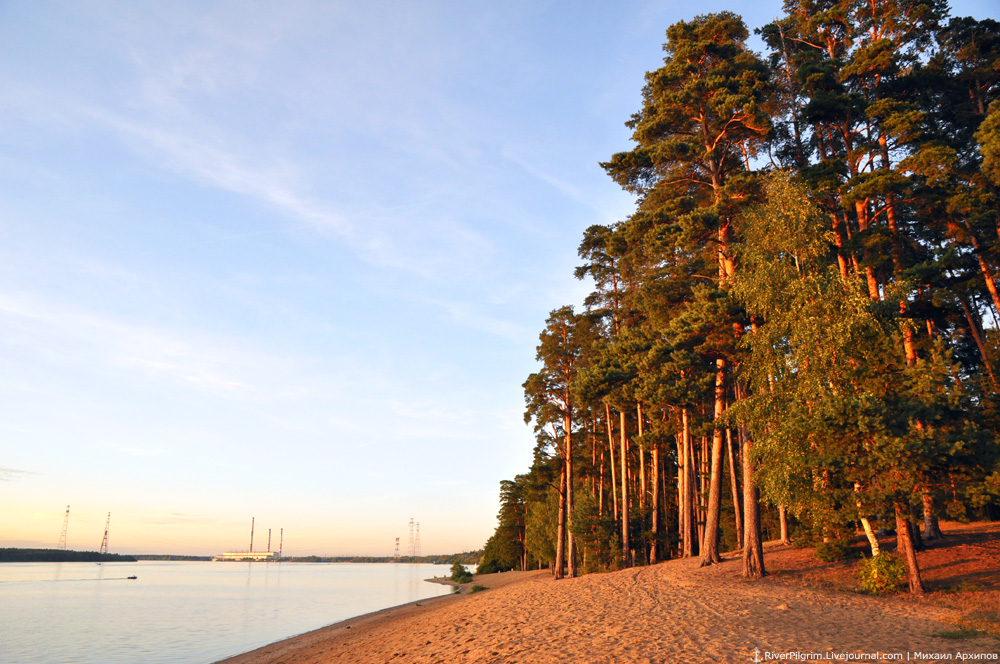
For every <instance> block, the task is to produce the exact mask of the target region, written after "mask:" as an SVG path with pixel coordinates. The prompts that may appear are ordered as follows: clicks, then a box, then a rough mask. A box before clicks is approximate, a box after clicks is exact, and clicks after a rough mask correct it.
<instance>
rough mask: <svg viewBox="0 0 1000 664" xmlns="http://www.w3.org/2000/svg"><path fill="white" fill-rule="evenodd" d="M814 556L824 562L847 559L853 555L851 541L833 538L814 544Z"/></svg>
mask: <svg viewBox="0 0 1000 664" xmlns="http://www.w3.org/2000/svg"><path fill="white" fill-rule="evenodd" d="M815 555H816V557H817V558H818V559H820V560H822V561H823V562H825V563H836V562H840V561H841V560H847V559H848V558H851V557H852V556H853V555H854V549H852V548H851V543H850V542H848V541H846V540H841V539H833V540H829V541H827V542H820V543H819V544H817V545H816V554H815Z"/></svg>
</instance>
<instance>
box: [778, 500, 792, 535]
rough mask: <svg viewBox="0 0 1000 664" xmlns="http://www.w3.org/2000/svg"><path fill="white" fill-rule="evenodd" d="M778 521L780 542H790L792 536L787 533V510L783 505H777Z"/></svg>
mask: <svg viewBox="0 0 1000 664" xmlns="http://www.w3.org/2000/svg"><path fill="white" fill-rule="evenodd" d="M778 522H779V523H780V524H781V543H782V544H791V543H792V538H791V537H789V535H788V510H786V509H785V506H784V505H778Z"/></svg>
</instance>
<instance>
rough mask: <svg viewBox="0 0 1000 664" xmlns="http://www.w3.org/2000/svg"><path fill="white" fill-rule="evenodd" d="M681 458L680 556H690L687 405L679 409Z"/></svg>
mask: <svg viewBox="0 0 1000 664" xmlns="http://www.w3.org/2000/svg"><path fill="white" fill-rule="evenodd" d="M681 446H682V448H683V452H682V454H681V459H682V463H683V468H682V469H681V472H680V473H679V477H678V483H679V484H680V486H681V488H682V496H681V498H682V500H681V505H680V516H679V517H678V521H679V522H680V527H681V541H682V542H683V549H682V550H681V557H682V558H690V557H691V556H693V555H694V554H695V543H694V542H695V540H694V459H693V455H692V454H691V452H692V448H691V421H690V420H689V419H688V411H687V407H684V408H682V409H681Z"/></svg>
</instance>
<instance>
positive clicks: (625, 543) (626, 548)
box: [619, 411, 632, 567]
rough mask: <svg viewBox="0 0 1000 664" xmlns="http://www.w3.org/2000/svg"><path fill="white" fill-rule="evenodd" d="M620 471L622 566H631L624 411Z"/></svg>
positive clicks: (621, 417)
mask: <svg viewBox="0 0 1000 664" xmlns="http://www.w3.org/2000/svg"><path fill="white" fill-rule="evenodd" d="M619 415H620V425H621V470H622V566H623V567H631V566H632V541H631V539H630V537H629V523H628V519H629V514H628V513H629V509H628V507H629V505H628V503H629V500H628V498H629V491H628V439H627V438H626V436H625V411H621V412H620V413H619Z"/></svg>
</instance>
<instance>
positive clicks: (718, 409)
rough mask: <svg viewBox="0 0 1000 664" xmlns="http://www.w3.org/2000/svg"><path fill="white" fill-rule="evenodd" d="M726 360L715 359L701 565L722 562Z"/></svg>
mask: <svg viewBox="0 0 1000 664" xmlns="http://www.w3.org/2000/svg"><path fill="white" fill-rule="evenodd" d="M725 380H726V361H725V360H723V359H718V360H716V361H715V420H714V421H715V430H714V431H713V432H712V457H711V470H710V472H711V478H710V480H709V485H708V511H707V512H706V513H705V535H704V538H703V539H702V542H701V566H702V567H704V566H705V565H711V564H713V563H717V562H720V560H721V558H719V516H720V514H721V512H722V435H723V432H722V428H721V419H722V414H723V412H724V411H725V407H726V405H725V394H726V393H725Z"/></svg>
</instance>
